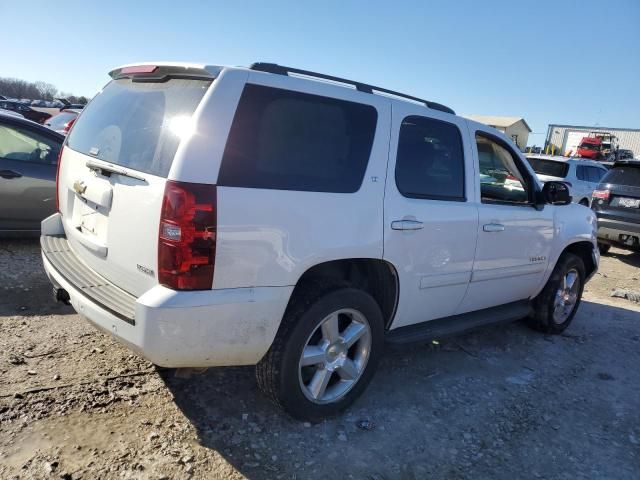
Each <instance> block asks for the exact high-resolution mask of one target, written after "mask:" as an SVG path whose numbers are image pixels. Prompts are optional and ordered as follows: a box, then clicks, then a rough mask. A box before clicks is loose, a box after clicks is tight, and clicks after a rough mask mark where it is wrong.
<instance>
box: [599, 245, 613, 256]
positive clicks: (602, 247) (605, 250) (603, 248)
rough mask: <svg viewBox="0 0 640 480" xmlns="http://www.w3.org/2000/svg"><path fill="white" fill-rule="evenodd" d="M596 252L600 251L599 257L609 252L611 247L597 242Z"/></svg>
mask: <svg viewBox="0 0 640 480" xmlns="http://www.w3.org/2000/svg"><path fill="white" fill-rule="evenodd" d="M598 250H600V255H605V254H607V253H609V250H611V245H609V244H607V243H599V242H598Z"/></svg>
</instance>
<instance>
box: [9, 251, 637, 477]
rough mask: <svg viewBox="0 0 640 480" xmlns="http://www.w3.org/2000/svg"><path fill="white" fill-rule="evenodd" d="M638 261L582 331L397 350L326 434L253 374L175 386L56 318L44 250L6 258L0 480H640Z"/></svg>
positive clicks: (586, 316) (609, 272)
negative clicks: (624, 293)
mask: <svg viewBox="0 0 640 480" xmlns="http://www.w3.org/2000/svg"><path fill="white" fill-rule="evenodd" d="M638 266H640V254H632V253H629V252H625V251H622V250H616V249H613V250H612V252H611V254H610V255H608V256H606V257H604V258H603V261H602V265H601V269H600V272H599V273H598V274H597V275H596V276H595V277H594V279H593V280H592V281H591V282H590V283H589V284H588V285H587V289H586V293H585V297H584V301H583V303H582V305H581V307H580V310H579V312H578V314H577V316H576V317H575V320H574V323H573V324H572V326H571V327H570V328H569V329H568V330H567V332H566V333H565V334H564V335H562V336H555V337H550V336H544V335H541V334H538V333H535V332H533V331H531V330H529V329H528V328H526V327H525V326H524V325H523V324H521V323H515V324H512V325H508V326H501V327H493V328H487V329H485V330H483V331H480V332H477V333H472V334H467V335H464V336H460V337H457V338H451V339H447V340H443V341H442V342H440V344H439V345H433V344H424V343H423V344H416V345H411V346H403V347H389V348H388V350H387V352H386V355H385V357H384V359H383V362H382V365H381V368H380V370H379V372H378V373H377V375H376V376H375V378H374V380H373V382H372V384H371V386H370V387H369V389H368V390H367V391H366V392H365V394H364V396H363V397H362V398H361V399H360V400H359V401H357V402H356V404H355V405H354V406H353V407H352V408H351V409H350V410H348V411H347V412H346V413H345V414H344V415H342V416H340V417H337V418H334V419H331V420H328V421H325V422H323V423H320V424H316V425H311V424H308V423H300V422H297V421H294V420H292V419H290V418H288V417H287V416H286V415H284V414H283V413H281V412H280V411H279V410H278V409H276V408H275V407H274V406H272V405H271V404H270V403H269V402H268V401H267V400H266V399H265V398H264V397H263V396H262V395H261V394H260V392H259V391H258V390H257V388H256V384H255V381H254V377H253V369H252V368H220V369H210V370H207V371H206V372H204V373H192V374H191V375H190V376H189V375H184V374H182V375H179V374H177V372H176V371H173V370H160V369H156V368H154V367H153V366H152V365H151V364H149V363H148V362H146V361H145V360H143V359H141V358H140V357H138V356H136V355H133V354H132V353H131V352H129V351H128V350H127V349H126V348H124V347H122V346H120V345H119V344H118V343H116V342H115V341H113V340H112V339H111V338H110V337H109V336H106V335H104V334H102V333H99V332H98V331H96V330H95V329H94V328H92V327H91V326H90V325H89V324H88V323H87V322H86V321H84V320H82V319H81V318H79V317H78V315H76V314H75V313H74V312H73V310H72V309H71V308H69V307H64V306H61V305H57V304H55V303H53V301H52V300H51V287H50V286H49V283H48V281H47V279H46V277H45V275H44V273H43V271H42V267H41V262H40V257H39V248H38V244H37V242H35V241H29V242H15V241H14V242H7V241H4V242H0V478H1V479H11V478H24V479H31V478H62V479H79V478H85V479H88V478H100V479H109V478H118V479H120V478H125V479H128V478H136V479H137V478H141V479H147V478H148V479H173V478H195V479H200V478H203V479H204V478H207V479H210V478H212V479H218V478H220V479H222V478H225V479H226V478H231V479H240V478H248V479H271V478H275V479H307V478H311V479H325V478H335V479H349V478H352V479H368V480H383V479H396V478H400V479H423V478H447V479H461V478H473V479H478V478H491V479H495V478H498V479H500V478H504V479H513V478H546V479H551V478H554V479H555V478H559V479H576V478H594V479H602V478H615V479H622V478H640V368H639V367H640V313H639V312H640V306H639V305H640V304H636V303H634V302H633V301H630V300H626V299H621V298H612V297H611V296H610V293H611V291H612V289H615V288H626V289H631V290H640V282H639V281H638V278H640V270H639V269H638Z"/></svg>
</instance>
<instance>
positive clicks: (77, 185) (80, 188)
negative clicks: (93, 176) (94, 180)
mask: <svg viewBox="0 0 640 480" xmlns="http://www.w3.org/2000/svg"><path fill="white" fill-rule="evenodd" d="M73 189H74V190H75V191H76V193H77V194H78V195H82V194H83V193H84V192H86V191H87V186H86V185H85V184H84V182H83V181H82V180H76V181H75V182H73Z"/></svg>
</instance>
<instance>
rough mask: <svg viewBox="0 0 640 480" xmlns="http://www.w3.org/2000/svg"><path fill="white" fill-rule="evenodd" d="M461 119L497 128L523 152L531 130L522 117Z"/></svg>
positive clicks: (490, 116)
mask: <svg viewBox="0 0 640 480" xmlns="http://www.w3.org/2000/svg"><path fill="white" fill-rule="evenodd" d="M463 117H466V118H469V119H471V120H475V121H476V122H480V123H484V124H485V125H489V126H490V127H493V128H497V129H498V130H500V131H501V132H503V133H504V134H505V135H507V136H508V137H510V138H511V140H513V142H514V143H515V144H516V145H518V148H520V150H522V151H523V152H524V149H525V148H526V146H527V143H528V142H529V134H530V133H531V128H530V127H529V125H528V124H527V122H526V120H525V119H524V118H522V117H500V116H497V115H463Z"/></svg>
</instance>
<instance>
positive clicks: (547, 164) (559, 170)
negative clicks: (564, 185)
mask: <svg viewBox="0 0 640 480" xmlns="http://www.w3.org/2000/svg"><path fill="white" fill-rule="evenodd" d="M527 161H528V162H529V164H530V165H531V168H533V171H534V172H536V175H537V177H538V180H540V182H541V183H542V184H544V183H545V182H550V181H558V182H561V181H564V179H565V178H566V176H567V174H568V173H569V164H568V163H567V162H562V161H560V162H559V161H556V160H548V159H546V158H536V157H527Z"/></svg>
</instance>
